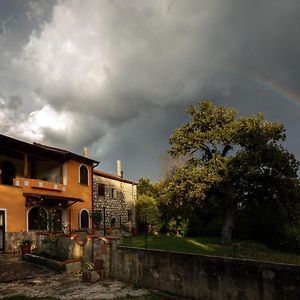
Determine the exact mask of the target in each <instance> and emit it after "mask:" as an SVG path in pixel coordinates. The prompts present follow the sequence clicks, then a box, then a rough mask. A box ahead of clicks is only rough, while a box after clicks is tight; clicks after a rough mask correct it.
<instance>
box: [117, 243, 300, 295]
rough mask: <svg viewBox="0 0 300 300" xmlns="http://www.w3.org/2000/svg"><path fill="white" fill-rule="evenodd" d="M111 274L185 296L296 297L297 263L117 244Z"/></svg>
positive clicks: (298, 288)
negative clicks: (268, 261)
mask: <svg viewBox="0 0 300 300" xmlns="http://www.w3.org/2000/svg"><path fill="white" fill-rule="evenodd" d="M112 262H113V265H112V277H113V278H116V279H119V280H122V281H125V282H136V283H139V284H140V285H141V286H143V287H146V288H149V289H157V290H160V291H163V292H166V293H169V294H173V295H177V296H179V297H180V298H184V299H207V300H208V299H213V300H214V299H232V300H235V299H236V300H238V299H243V300H247V299H249V300H252V299H260V300H271V299H278V300H283V299H289V300H293V299H295V300H296V299H300V266H294V265H283V264H276V263H265V262H256V261H251V260H241V259H230V258H221V257H210V256H202V255H195V254H184V253H176V252H166V251H159V250H145V249H137V248H130V247H124V246H119V247H118V248H117V250H116V251H113V259H112Z"/></svg>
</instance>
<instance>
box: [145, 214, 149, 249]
mask: <svg viewBox="0 0 300 300" xmlns="http://www.w3.org/2000/svg"><path fill="white" fill-rule="evenodd" d="M147 235H148V224H147V214H146V212H145V249H147V247H148V245H147V238H148V237H147Z"/></svg>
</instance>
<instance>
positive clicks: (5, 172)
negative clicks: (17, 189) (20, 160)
mask: <svg viewBox="0 0 300 300" xmlns="http://www.w3.org/2000/svg"><path fill="white" fill-rule="evenodd" d="M1 169H2V184H7V185H13V179H14V178H15V177H16V167H15V165H14V164H13V163H11V162H10V161H4V162H3V163H2V166H1Z"/></svg>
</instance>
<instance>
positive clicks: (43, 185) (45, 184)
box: [13, 177, 66, 192]
mask: <svg viewBox="0 0 300 300" xmlns="http://www.w3.org/2000/svg"><path fill="white" fill-rule="evenodd" d="M13 186H16V187H28V188H34V189H44V190H51V191H59V192H64V191H65V190H66V186H65V185H63V184H61V183H55V182H50V181H45V180H39V179H31V178H19V177H17V178H14V179H13Z"/></svg>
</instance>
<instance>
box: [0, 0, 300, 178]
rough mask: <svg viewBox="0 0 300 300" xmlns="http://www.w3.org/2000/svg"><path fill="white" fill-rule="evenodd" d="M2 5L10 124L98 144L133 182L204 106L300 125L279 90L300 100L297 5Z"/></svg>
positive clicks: (68, 143)
mask: <svg viewBox="0 0 300 300" xmlns="http://www.w3.org/2000/svg"><path fill="white" fill-rule="evenodd" d="M3 3H4V6H5V7H6V13H3V12H2V15H1V20H2V22H1V24H2V27H1V28H2V29H1V32H2V35H1V37H0V48H1V49H3V50H4V51H1V53H2V56H0V64H1V66H2V68H0V70H1V69H2V70H5V72H4V71H2V72H1V71H0V79H1V89H2V92H1V95H3V98H5V99H10V102H11V105H10V106H9V107H8V106H6V108H5V109H6V111H5V114H4V113H3V112H2V114H4V115H5V116H6V123H5V124H11V128H13V126H16V124H18V126H17V127H18V132H19V135H22V130H24V128H26V132H27V134H24V135H25V136H26V137H27V138H28V139H34V138H35V139H39V140H42V141H44V142H47V143H50V144H54V145H56V146H61V147H66V148H70V147H71V148H72V149H73V150H74V151H75V150H76V151H81V149H82V147H83V146H84V145H87V146H88V145H89V146H90V147H91V149H92V151H91V152H93V153H95V155H96V156H97V157H96V158H97V159H99V160H101V161H107V162H108V161H109V162H111V163H112V162H113V161H115V160H116V159H118V158H121V159H122V160H123V161H127V165H128V166H129V167H128V170H130V171H129V173H128V174H129V175H130V174H132V176H134V177H138V176H140V175H148V176H152V177H155V176H156V175H158V165H159V156H160V155H161V154H162V152H164V151H165V150H166V148H167V139H168V136H169V135H170V133H171V132H172V130H173V128H175V127H177V126H179V125H180V123H181V122H182V120H184V119H186V116H185V114H184V112H183V110H184V109H183V108H184V107H185V106H187V105H188V104H190V103H195V102H197V101H199V100H200V99H201V98H209V99H211V100H213V101H214V102H215V103H218V104H225V105H228V106H234V107H237V108H238V109H239V110H240V111H241V113H242V114H249V113H255V112H259V111H264V112H265V113H266V116H267V117H268V118H270V119H272V120H273V119H276V120H279V121H282V122H285V123H286V124H287V126H293V124H294V123H295V122H296V121H297V118H298V114H299V112H300V109H298V108H296V109H295V106H293V104H292V103H291V102H288V101H289V100H288V97H287V96H285V95H284V94H282V93H278V92H277V93H275V92H274V89H275V90H276V86H278V87H280V86H284V88H285V90H290V91H293V92H294V93H295V94H297V93H300V88H299V84H298V81H299V76H300V64H299V62H298V56H299V49H300V36H299V35H298V33H297V31H298V28H299V26H300V18H299V17H298V12H299V11H300V2H299V1H294V0H288V1H273V0H272V1H271V0H264V1H261V0H253V1H240V0H239V1H238V0H224V1H214V0H202V1H198V0H195V1H126V2H125V1H96V0H95V1H93V0H87V1H84V4H83V2H82V1H59V2H57V3H56V2H54V1H53V2H52V1H50V3H51V4H49V1H42V2H40V1H24V2H23V1H22V4H21V6H20V7H21V8H20V7H19V6H18V5H17V3H18V2H16V1H3ZM12 3H14V4H15V5H13V4H12ZM21 24H23V25H24V26H23V27H22V28H21V27H20V25H21ZM18 26H19V29H18ZM1 45H2V46H1ZM270 81H272V83H273V85H272V87H271V88H270V84H269V85H268V84H267V83H268V82H270ZM278 89H280V88H278ZM11 95H15V97H19V98H20V99H22V100H23V101H22V103H18V104H16V102H14V101H15V100H14V99H13V98H9V96H11ZM15 99H18V98H15ZM299 99H300V98H299ZM14 103H15V104H14ZM20 107H22V112H23V114H19V115H20V116H21V117H20V118H19V120H12V118H11V116H12V115H14V114H13V112H14V111H15V110H16V108H18V109H19V110H20ZM45 115H49V120H45V117H44V116H45ZM55 119H59V120H60V121H59V122H58V123H55V122H54V121H53V120H55ZM1 124H2V125H1ZM3 124H4V122H2V123H0V125H1V128H4V125H3ZM20 124H21V125H20ZM5 126H6V127H5V128H6V129H7V125H5ZM10 132H13V130H11V131H10ZM288 132H289V131H288ZM290 132H291V134H293V132H294V131H293V130H290ZM19 135H18V136H19ZM290 138H293V137H290ZM299 146H300V145H299ZM295 148H296V146H295V145H294V146H293V149H295ZM299 149H300V147H299ZM93 153H91V154H92V155H93ZM297 155H298V157H300V150H299V151H298V152H297ZM153 161H155V163H153ZM106 164H107V163H106ZM137 166H138V167H137ZM108 168H109V167H108ZM113 168H114V166H113ZM139 174H140V175H139Z"/></svg>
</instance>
